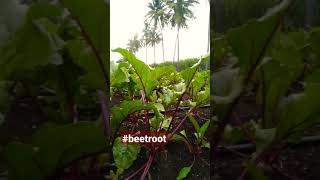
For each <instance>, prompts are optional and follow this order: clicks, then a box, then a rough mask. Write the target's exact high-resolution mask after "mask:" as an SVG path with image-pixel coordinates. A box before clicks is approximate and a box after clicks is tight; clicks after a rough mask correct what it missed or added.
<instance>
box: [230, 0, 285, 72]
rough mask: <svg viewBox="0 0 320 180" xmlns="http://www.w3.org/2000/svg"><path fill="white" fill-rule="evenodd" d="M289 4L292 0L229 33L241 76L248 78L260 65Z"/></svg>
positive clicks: (283, 2)
mask: <svg viewBox="0 0 320 180" xmlns="http://www.w3.org/2000/svg"><path fill="white" fill-rule="evenodd" d="M289 3H290V0H285V1H282V2H281V3H280V5H278V6H276V7H274V8H273V9H271V10H270V11H269V12H268V13H267V14H266V15H265V16H264V17H262V18H261V19H259V20H252V21H250V22H249V23H248V24H246V25H244V26H241V27H239V28H235V29H232V30H230V31H229V32H228V33H227V39H228V41H229V44H230V45H231V47H232V51H233V53H234V54H235V55H236V56H237V57H238V60H239V61H238V63H239V66H240V72H241V75H244V76H247V74H248V73H249V71H250V70H251V68H252V66H253V65H256V64H258V63H259V62H258V61H260V60H261V59H262V55H263V53H264V51H265V50H266V47H268V45H269V44H270V42H271V38H272V37H273V36H272V35H273V34H274V32H275V31H276V30H277V28H278V25H279V21H280V17H281V16H282V14H283V12H284V11H285V10H286V9H287V7H288V6H289Z"/></svg>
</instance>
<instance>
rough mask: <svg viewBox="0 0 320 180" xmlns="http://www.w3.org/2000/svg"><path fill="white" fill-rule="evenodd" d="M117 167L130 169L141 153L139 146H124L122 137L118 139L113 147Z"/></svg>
mask: <svg viewBox="0 0 320 180" xmlns="http://www.w3.org/2000/svg"><path fill="white" fill-rule="evenodd" d="M112 152H113V158H114V161H115V165H116V166H117V168H119V169H124V170H125V169H128V168H129V167H130V166H131V165H132V163H133V162H134V161H135V160H136V159H137V156H138V154H139V152H140V145H139V144H122V143H121V139H120V137H118V138H116V140H115V142H114V145H113V147H112Z"/></svg>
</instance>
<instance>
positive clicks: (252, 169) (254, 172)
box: [245, 162, 268, 180]
mask: <svg viewBox="0 0 320 180" xmlns="http://www.w3.org/2000/svg"><path fill="white" fill-rule="evenodd" d="M245 166H246V168H247V170H248V172H249V175H250V177H251V179H252V180H268V178H267V177H266V176H265V175H264V174H263V172H262V171H261V170H260V169H258V168H257V167H256V166H255V165H253V164H252V163H251V162H247V163H246V164H245Z"/></svg>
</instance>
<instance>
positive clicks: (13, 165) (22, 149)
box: [3, 142, 45, 180]
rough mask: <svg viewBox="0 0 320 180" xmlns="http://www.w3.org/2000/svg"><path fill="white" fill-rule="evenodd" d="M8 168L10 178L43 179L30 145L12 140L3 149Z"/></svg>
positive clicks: (20, 179) (16, 179) (23, 179)
mask: <svg viewBox="0 0 320 180" xmlns="http://www.w3.org/2000/svg"><path fill="white" fill-rule="evenodd" d="M3 155H4V158H5V161H6V162H7V165H8V168H9V177H11V180H25V179H34V180H44V179H45V176H44V175H43V174H42V172H41V169H40V167H39V166H38V165H37V163H36V161H35V160H34V158H35V151H34V149H33V147H32V146H31V145H27V144H22V143H17V142H12V143H10V144H8V145H7V146H6V147H5V148H4V151H3Z"/></svg>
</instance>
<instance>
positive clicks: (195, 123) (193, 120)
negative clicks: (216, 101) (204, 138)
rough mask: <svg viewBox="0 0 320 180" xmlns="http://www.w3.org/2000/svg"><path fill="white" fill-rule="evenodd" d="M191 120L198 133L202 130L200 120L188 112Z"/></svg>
mask: <svg viewBox="0 0 320 180" xmlns="http://www.w3.org/2000/svg"><path fill="white" fill-rule="evenodd" d="M187 116H188V119H189V121H190V122H191V123H192V125H193V127H194V129H195V130H196V132H197V133H199V132H200V126H199V123H198V121H197V120H196V119H195V118H194V117H193V116H192V115H191V114H189V113H188V114H187Z"/></svg>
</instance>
